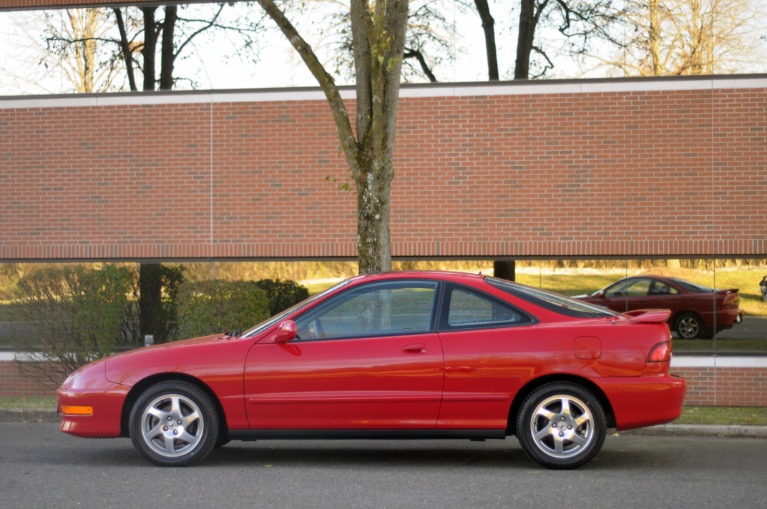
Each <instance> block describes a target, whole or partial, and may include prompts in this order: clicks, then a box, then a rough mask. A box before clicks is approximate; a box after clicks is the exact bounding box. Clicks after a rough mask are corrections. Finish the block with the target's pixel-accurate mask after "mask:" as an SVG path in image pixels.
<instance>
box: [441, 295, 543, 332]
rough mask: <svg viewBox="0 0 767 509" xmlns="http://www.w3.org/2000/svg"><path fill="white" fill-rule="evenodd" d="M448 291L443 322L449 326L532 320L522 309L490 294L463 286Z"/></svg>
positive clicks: (484, 325) (503, 324) (520, 322)
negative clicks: (518, 309) (515, 307)
mask: <svg viewBox="0 0 767 509" xmlns="http://www.w3.org/2000/svg"><path fill="white" fill-rule="evenodd" d="M448 291H449V298H448V308H447V320H443V324H445V325H447V327H449V328H470V327H495V326H498V327H500V326H506V325H521V324H525V323H530V322H531V321H532V320H531V319H530V317H528V316H527V315H525V314H524V313H522V312H521V311H517V310H516V309H514V308H513V307H511V306H509V305H507V304H505V303H503V302H500V301H498V300H496V299H494V298H492V297H490V296H488V295H483V294H480V293H478V292H475V291H472V290H469V289H467V288H461V287H451V288H450V289H449V290H448ZM445 322H446V323H445Z"/></svg>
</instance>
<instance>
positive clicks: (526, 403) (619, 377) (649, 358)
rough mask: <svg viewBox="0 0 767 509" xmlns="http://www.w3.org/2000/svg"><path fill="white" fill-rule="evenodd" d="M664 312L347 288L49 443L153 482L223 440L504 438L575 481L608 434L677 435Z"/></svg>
mask: <svg viewBox="0 0 767 509" xmlns="http://www.w3.org/2000/svg"><path fill="white" fill-rule="evenodd" d="M667 318H668V311H658V310H651V311H642V312H635V313H631V314H624V315H621V314H617V313H614V312H612V311H609V310H606V309H604V308H601V307H596V306H591V305H589V304H586V303H583V302H580V301H577V300H572V299H569V298H566V297H563V296H561V295H558V294H554V293H550V292H546V291H542V290H538V289H534V288H530V287H527V286H523V285H518V284H514V283H511V282H508V281H504V280H500V279H494V278H491V277H484V276H481V275H470V274H459V273H444V272H410V273H405V272H402V273H389V274H378V275H370V276H357V277H354V278H351V279H349V280H346V281H344V282H342V283H340V284H338V285H336V286H335V287H333V288H331V289H329V290H327V291H325V292H323V293H321V294H319V295H316V296H314V297H312V298H310V299H308V300H306V301H304V302H302V303H301V304H298V305H296V306H294V307H293V308H291V309H289V310H287V311H285V312H283V313H281V314H279V315H277V316H274V317H272V318H270V319H269V320H267V321H265V322H263V323H261V324H260V325H257V326H256V327H254V328H253V329H250V330H248V331H246V332H245V333H243V334H241V335H239V336H235V335H222V334H218V335H215V336H209V337H204V338H198V339H189V340H185V341H178V342H174V343H168V344H162V345H156V346H153V347H146V348H141V349H137V350H133V351H131V352H127V353H123V354H119V355H114V356H111V357H108V358H105V359H101V360H98V361H96V362H94V363H92V364H89V365H88V366H85V367H83V368H81V369H79V370H77V371H76V372H74V373H72V375H70V376H69V378H67V380H66V381H65V382H64V384H63V385H62V386H61V388H60V389H59V391H58V411H59V413H60V415H61V429H62V430H63V431H64V432H66V433H71V434H73V435H77V436H82V437H124V436H129V437H130V438H131V440H132V442H133V445H134V446H135V448H136V449H137V450H138V452H139V453H140V454H141V455H142V456H144V457H145V458H146V459H147V460H149V461H150V462H152V463H155V464H157V465H170V466H181V465H189V464H192V463H194V462H196V461H199V460H201V459H203V458H204V457H206V456H207V455H208V454H209V453H210V452H211V451H212V450H213V449H214V448H216V447H220V446H222V445H224V444H225V443H227V442H229V441H230V440H256V439H258V440H260V439H269V438H296V439H298V438H328V437H331V438H389V439H392V438H460V439H475V440H476V439H479V440H484V439H490V438H498V439H503V438H505V437H507V436H510V435H516V436H517V437H518V439H519V441H520V443H521V445H522V447H523V449H524V450H525V452H526V453H527V454H528V455H529V456H530V457H531V458H532V459H533V460H535V461H537V462H538V463H540V464H542V465H545V466H547V467H550V468H575V467H578V466H580V465H583V464H584V463H586V462H587V461H589V460H591V459H592V458H593V457H594V455H596V454H597V452H598V451H599V450H600V448H601V447H602V444H603V442H604V439H605V433H606V431H607V429H608V428H617V429H620V430H624V429H631V428H637V427H641V426H649V425H653V424H661V423H666V422H669V421H672V420H674V419H676V418H677V417H679V415H680V413H681V408H682V400H683V398H684V393H685V382H684V380H682V379H681V378H677V377H675V376H672V375H670V374H669V364H670V359H671V341H670V337H669V330H668V327H666V324H665V321H666V319H667Z"/></svg>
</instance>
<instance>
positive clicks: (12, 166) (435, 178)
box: [0, 76, 767, 260]
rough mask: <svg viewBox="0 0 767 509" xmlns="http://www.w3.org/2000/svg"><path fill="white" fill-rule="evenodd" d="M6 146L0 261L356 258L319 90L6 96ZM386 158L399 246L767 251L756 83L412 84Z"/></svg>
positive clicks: (2, 138)
mask: <svg viewBox="0 0 767 509" xmlns="http://www.w3.org/2000/svg"><path fill="white" fill-rule="evenodd" d="M344 97H345V100H346V102H347V106H348V108H349V111H350V115H352V118H353V115H354V109H353V106H354V101H353V95H352V92H351V91H349V90H345V91H344ZM0 154H2V169H1V170H0V214H1V215H2V218H3V220H2V221H0V239H2V243H0V260H40V259H90V258H96V259H146V258H164V259H168V258H176V259H178V258H183V259H193V258H318V257H354V256H355V254H356V252H355V240H356V221H355V207H356V199H355V196H354V195H353V193H350V192H346V191H343V190H341V189H339V185H340V184H341V183H343V182H346V179H347V173H348V172H347V169H346V165H345V163H344V159H343V156H342V154H341V153H340V151H339V142H338V140H337V134H336V130H335V127H334V124H333V121H332V117H331V115H330V111H329V108H328V106H327V104H326V102H325V100H324V98H323V96H322V94H321V93H319V91H316V90H306V89H303V90H278V91H274V90H272V91H251V92H231V93H227V92H215V93H210V92H209V93H173V94H159V93H154V94H152V93H150V94H132V95H131V94H116V95H98V96H65V97H45V98H4V99H3V98H0ZM395 172H396V177H395V181H394V185H393V191H392V217H391V232H392V249H393V254H394V255H395V256H400V257H502V256H510V257H517V258H521V257H532V258H535V257H568V256H574V257H578V256H580V257H590V258H593V257H599V256H615V257H624V256H625V257H645V256H658V257H677V256H694V257H713V256H732V257H735V256H743V257H758V256H764V255H766V254H767V200H765V196H767V77H765V76H756V77H755V76H750V77H726V78H724V77H722V78H706V79H685V78H678V79H677V78H675V79H656V80H650V79H646V80H608V81H596V80H591V81H589V80H586V81H575V82H570V81H566V82H557V81H551V82H548V81H547V82H535V83H529V82H528V83H499V84H495V85H489V84H478V85H449V86H444V85H443V86H409V87H404V88H403V91H402V99H401V106H400V120H399V127H398V132H397V145H396V152H395Z"/></svg>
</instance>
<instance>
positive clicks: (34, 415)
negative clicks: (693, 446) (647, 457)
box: [0, 408, 767, 438]
mask: <svg viewBox="0 0 767 509" xmlns="http://www.w3.org/2000/svg"><path fill="white" fill-rule="evenodd" d="M4 422H5V423H8V422H16V423H44V422H59V414H58V413H56V410H50V409H36V410H30V409H26V408H8V409H4V410H0V423H4ZM615 434H616V435H644V436H679V437H715V438H767V426H733V425H710V424H664V425H662V426H651V427H649V428H640V429H632V430H628V431H618V432H615Z"/></svg>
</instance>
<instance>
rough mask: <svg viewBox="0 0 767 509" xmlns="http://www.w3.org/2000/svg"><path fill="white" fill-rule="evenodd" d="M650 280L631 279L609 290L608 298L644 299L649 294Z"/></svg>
mask: <svg viewBox="0 0 767 509" xmlns="http://www.w3.org/2000/svg"><path fill="white" fill-rule="evenodd" d="M649 290H650V280H649V279H629V280H626V281H621V282H619V283H616V284H615V285H613V286H611V287H610V288H608V290H607V292H606V296H607V297H643V296H645V295H647V294H648V293H649Z"/></svg>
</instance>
